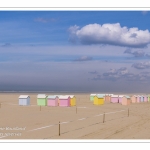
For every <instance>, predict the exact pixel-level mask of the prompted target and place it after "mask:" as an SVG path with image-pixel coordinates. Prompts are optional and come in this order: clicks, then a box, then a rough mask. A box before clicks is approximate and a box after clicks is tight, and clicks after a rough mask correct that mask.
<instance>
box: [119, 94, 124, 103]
mask: <svg viewBox="0 0 150 150" xmlns="http://www.w3.org/2000/svg"><path fill="white" fill-rule="evenodd" d="M123 96H124V95H119V96H118V99H119V103H122V98H123Z"/></svg>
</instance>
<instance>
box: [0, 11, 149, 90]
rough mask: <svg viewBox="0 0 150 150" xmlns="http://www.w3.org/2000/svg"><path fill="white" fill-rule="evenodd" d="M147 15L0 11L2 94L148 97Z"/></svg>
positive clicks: (117, 12)
mask: <svg viewBox="0 0 150 150" xmlns="http://www.w3.org/2000/svg"><path fill="white" fill-rule="evenodd" d="M149 19H150V12H148V11H145V12H144V11H0V35H1V36H0V68H1V72H0V77H1V78H0V83H1V87H0V91H12V90H14V91H15V90H25V91H29V90H32V91H36V90H41V91H44V90H46V91H87V92H105V93H108V92H110V93H112V92H130V93H132V92H149V90H148V89H149V87H150V80H149V79H150V60H149V59H150V22H149Z"/></svg>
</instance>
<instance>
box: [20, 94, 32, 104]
mask: <svg viewBox="0 0 150 150" xmlns="http://www.w3.org/2000/svg"><path fill="white" fill-rule="evenodd" d="M19 105H21V106H23V105H24V106H26V105H30V96H29V95H20V96H19Z"/></svg>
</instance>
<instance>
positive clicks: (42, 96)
mask: <svg viewBox="0 0 150 150" xmlns="http://www.w3.org/2000/svg"><path fill="white" fill-rule="evenodd" d="M46 97H47V96H46V94H38V95H37V98H46Z"/></svg>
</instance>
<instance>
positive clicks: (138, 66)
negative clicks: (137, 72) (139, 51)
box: [132, 61, 150, 69]
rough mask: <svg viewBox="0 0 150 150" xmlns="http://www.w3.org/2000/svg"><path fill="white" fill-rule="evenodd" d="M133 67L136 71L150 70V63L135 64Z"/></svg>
mask: <svg viewBox="0 0 150 150" xmlns="http://www.w3.org/2000/svg"><path fill="white" fill-rule="evenodd" d="M132 67H134V68H136V69H147V68H150V62H149V61H148V62H140V63H134V64H133V65H132Z"/></svg>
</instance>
